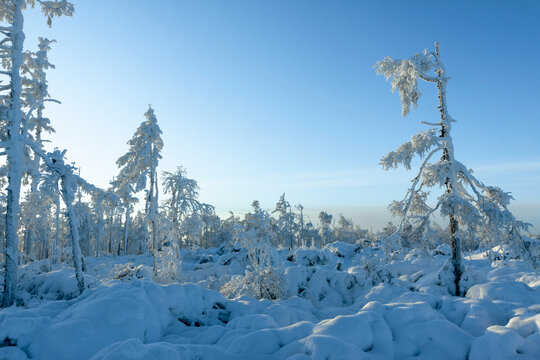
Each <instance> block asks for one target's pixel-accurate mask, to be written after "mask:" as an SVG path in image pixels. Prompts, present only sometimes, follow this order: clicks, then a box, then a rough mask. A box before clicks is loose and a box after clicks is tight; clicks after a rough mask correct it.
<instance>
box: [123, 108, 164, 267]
mask: <svg viewBox="0 0 540 360" xmlns="http://www.w3.org/2000/svg"><path fill="white" fill-rule="evenodd" d="M144 116H145V118H146V120H145V121H143V122H142V123H141V125H140V126H139V127H138V128H137V131H135V134H134V135H133V138H132V139H131V140H129V141H128V145H129V146H130V147H129V150H128V152H127V153H126V154H125V155H124V156H122V157H120V158H119V159H118V160H117V161H116V164H117V165H118V167H119V168H120V174H119V175H118V178H117V179H116V184H117V187H118V188H121V189H131V187H133V189H134V191H135V192H139V191H141V190H146V196H145V199H146V206H145V210H146V216H147V221H148V227H149V230H150V235H151V237H152V254H153V268H154V273H155V272H156V271H157V251H158V240H157V221H158V205H157V204H158V178H157V167H158V163H159V160H160V159H161V150H162V149H163V140H162V139H161V129H160V128H159V125H158V123H157V118H156V116H155V114H154V109H152V107H151V106H149V107H148V110H147V111H146V112H145V113H144ZM147 185H148V186H147ZM126 206H130V204H127V205H126ZM128 210H129V209H128ZM128 210H126V211H128ZM127 216H128V217H129V212H128V213H127ZM128 221H129V218H126V224H127V223H128ZM126 233H127V230H126Z"/></svg>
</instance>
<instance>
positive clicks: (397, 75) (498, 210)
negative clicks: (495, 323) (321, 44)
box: [374, 43, 529, 295]
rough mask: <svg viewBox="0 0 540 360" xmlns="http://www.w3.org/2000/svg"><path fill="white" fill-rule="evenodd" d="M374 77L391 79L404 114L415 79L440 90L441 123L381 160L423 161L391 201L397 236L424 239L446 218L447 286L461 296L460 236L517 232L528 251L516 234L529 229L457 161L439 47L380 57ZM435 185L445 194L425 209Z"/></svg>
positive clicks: (503, 196)
mask: <svg viewBox="0 0 540 360" xmlns="http://www.w3.org/2000/svg"><path fill="white" fill-rule="evenodd" d="M374 67H375V68H376V71H377V73H378V74H382V75H384V76H385V77H386V79H387V80H391V84H392V91H395V90H397V91H398V92H399V95H400V97H401V104H402V115H403V116H406V115H407V114H408V113H409V111H410V109H411V107H416V106H417V103H418V100H419V98H420V96H421V93H420V91H419V90H418V80H423V81H426V82H428V83H432V84H435V85H436V87H437V90H438V98H439V106H438V107H437V108H438V110H439V113H440V120H439V121H436V122H422V123H423V124H424V125H428V126H430V127H432V128H431V129H429V130H427V131H424V132H420V133H418V134H416V135H414V136H413V137H412V138H411V141H409V142H406V143H404V144H402V145H401V146H400V147H399V148H398V149H397V150H395V151H392V152H390V153H388V154H387V155H385V156H384V157H383V158H382V159H381V162H380V163H381V165H382V167H383V168H384V169H385V170H387V169H390V168H397V167H398V166H399V165H402V166H404V167H405V168H406V169H407V170H410V169H411V160H412V159H413V157H414V156H419V157H420V158H422V159H423V161H422V163H421V165H420V169H419V171H418V174H417V175H416V177H415V178H414V179H413V181H412V186H411V187H410V188H409V190H408V191H407V194H406V195H405V198H404V199H403V200H401V201H394V202H393V203H392V204H391V205H390V206H389V209H390V211H391V212H392V213H393V214H394V215H398V216H400V217H401V222H400V224H399V227H398V230H397V232H396V236H397V237H398V238H399V239H402V238H403V236H404V233H407V237H408V239H409V240H410V239H415V240H416V241H422V239H425V238H426V237H429V236H430V234H431V233H432V232H431V229H430V219H431V216H432V215H433V214H434V213H435V212H436V211H437V210H438V211H439V212H440V214H441V215H442V216H443V217H446V218H448V220H449V228H450V239H451V247H452V257H451V262H450V263H449V264H445V266H446V268H447V269H451V273H452V277H453V283H450V284H445V285H446V286H447V287H448V288H449V290H450V292H451V293H454V294H455V295H463V294H464V293H465V291H466V289H464V288H463V287H462V283H461V276H462V274H463V272H464V270H465V269H464V267H463V264H462V262H461V234H462V233H463V232H464V231H468V232H475V231H478V230H479V229H485V228H486V227H488V228H489V230H490V232H491V236H492V237H493V238H495V239H498V240H499V241H502V240H503V239H504V238H508V235H509V234H515V236H514V239H513V240H514V241H515V242H514V244H515V245H516V246H519V247H521V248H522V249H524V250H525V251H526V247H527V240H526V238H525V237H523V236H521V235H519V234H521V232H522V231H524V230H527V228H528V226H529V224H526V223H523V222H521V221H518V220H517V219H516V218H515V217H514V216H513V215H512V213H511V212H510V211H509V210H508V204H509V202H510V200H511V199H512V196H511V195H510V193H507V192H504V191H502V190H501V189H500V188H498V187H493V186H486V185H484V184H483V183H482V182H480V181H479V180H478V179H476V178H475V177H474V176H473V175H472V171H471V170H469V169H467V168H466V167H465V165H463V164H462V163H460V162H459V161H457V160H456V158H455V156H454V145H453V142H452V136H451V130H452V124H453V123H454V122H455V120H454V119H452V117H451V116H450V114H449V113H448V108H447V102H446V84H447V82H448V80H449V77H448V75H447V73H446V69H445V67H444V65H443V63H442V61H441V57H440V52H439V44H438V43H435V50H434V51H428V50H425V51H424V52H423V53H421V54H416V55H414V56H413V57H411V58H409V59H405V60H399V59H398V60H394V59H392V58H390V57H386V58H384V59H383V60H382V61H379V62H377V63H376V64H375V66H374ZM437 153H441V158H440V159H439V161H436V162H430V160H431V159H432V157H433V156H434V155H435V154H437ZM434 186H439V187H441V188H443V189H444V192H443V193H442V194H441V196H440V197H439V198H438V200H437V202H436V204H435V205H434V206H429V205H428V196H429V190H427V189H426V188H430V187H434Z"/></svg>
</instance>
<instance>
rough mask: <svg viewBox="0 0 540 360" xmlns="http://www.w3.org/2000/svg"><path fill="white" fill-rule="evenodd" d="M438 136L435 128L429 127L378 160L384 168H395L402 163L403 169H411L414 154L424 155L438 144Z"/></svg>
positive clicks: (439, 141)
mask: <svg viewBox="0 0 540 360" xmlns="http://www.w3.org/2000/svg"><path fill="white" fill-rule="evenodd" d="M440 143H441V140H440V137H438V136H437V133H436V131H435V130H433V129H430V130H427V131H424V132H421V133H418V134H416V135H413V136H412V137H411V141H409V142H406V143H404V144H402V145H400V146H399V147H398V148H397V150H396V151H392V152H389V153H388V154H386V155H385V156H384V157H383V158H382V159H381V161H380V164H381V165H382V167H383V168H384V170H388V169H390V168H397V167H398V165H400V164H401V165H403V166H404V167H405V169H407V170H410V169H411V160H412V159H413V157H414V156H415V155H418V156H419V157H421V158H422V157H424V155H426V153H427V152H428V151H429V150H430V149H431V148H432V147H434V146H436V145H440Z"/></svg>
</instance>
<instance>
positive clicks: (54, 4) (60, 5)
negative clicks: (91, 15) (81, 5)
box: [38, 0, 75, 27]
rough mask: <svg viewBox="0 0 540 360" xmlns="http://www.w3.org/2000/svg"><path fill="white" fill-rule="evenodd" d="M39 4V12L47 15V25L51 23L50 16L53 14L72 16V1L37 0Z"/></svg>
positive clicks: (73, 9) (53, 15)
mask: <svg viewBox="0 0 540 360" xmlns="http://www.w3.org/2000/svg"><path fill="white" fill-rule="evenodd" d="M38 2H39V3H40V5H41V12H42V13H43V15H45V16H46V17H47V25H49V27H50V26H51V25H52V18H53V17H55V16H62V15H65V16H72V15H73V12H74V11H75V8H74V7H73V4H72V3H69V2H67V1H66V0H62V1H38Z"/></svg>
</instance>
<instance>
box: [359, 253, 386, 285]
mask: <svg viewBox="0 0 540 360" xmlns="http://www.w3.org/2000/svg"><path fill="white" fill-rule="evenodd" d="M362 263H363V264H362V270H364V271H365V272H366V284H369V285H371V286H375V285H378V284H380V283H386V284H390V283H391V282H392V279H393V275H392V273H391V272H390V270H388V269H387V268H386V267H385V266H384V265H382V264H380V263H378V262H377V259H376V258H373V257H370V258H366V257H363V258H362Z"/></svg>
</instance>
